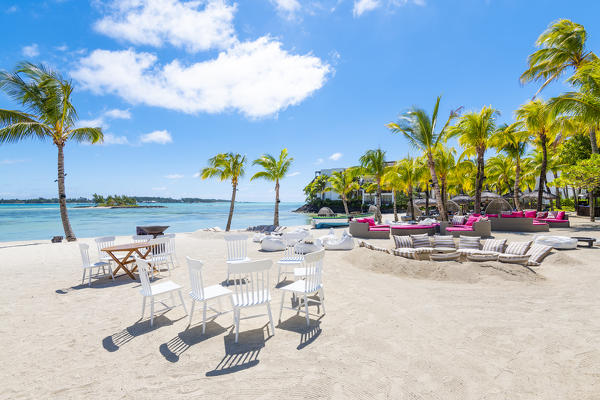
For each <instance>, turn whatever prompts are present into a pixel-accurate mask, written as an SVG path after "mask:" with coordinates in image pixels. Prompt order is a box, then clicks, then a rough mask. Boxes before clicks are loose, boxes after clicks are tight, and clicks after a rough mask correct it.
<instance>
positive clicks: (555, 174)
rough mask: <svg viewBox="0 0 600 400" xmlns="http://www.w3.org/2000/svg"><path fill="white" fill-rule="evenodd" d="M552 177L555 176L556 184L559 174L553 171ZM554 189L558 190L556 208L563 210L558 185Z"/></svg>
mask: <svg viewBox="0 0 600 400" xmlns="http://www.w3.org/2000/svg"><path fill="white" fill-rule="evenodd" d="M552 175H553V176H554V181H555V182H556V179H558V175H557V173H556V172H554V171H552ZM554 189H555V190H556V208H558V209H559V210H560V209H561V208H562V204H561V199H560V188H559V187H558V185H556V183H555V184H554Z"/></svg>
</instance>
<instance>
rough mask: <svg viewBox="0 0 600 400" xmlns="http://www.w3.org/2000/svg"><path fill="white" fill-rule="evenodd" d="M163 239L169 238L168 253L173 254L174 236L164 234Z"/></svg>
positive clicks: (172, 234)
mask: <svg viewBox="0 0 600 400" xmlns="http://www.w3.org/2000/svg"><path fill="white" fill-rule="evenodd" d="M165 237H168V238H169V252H170V253H171V254H175V234H174V233H165Z"/></svg>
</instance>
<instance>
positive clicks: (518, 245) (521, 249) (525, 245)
mask: <svg viewBox="0 0 600 400" xmlns="http://www.w3.org/2000/svg"><path fill="white" fill-rule="evenodd" d="M531 243H532V242H531V241H529V242H510V243H509V244H508V246H506V250H504V252H505V253H506V254H514V255H519V256H522V255H525V254H526V253H527V250H529V246H531Z"/></svg>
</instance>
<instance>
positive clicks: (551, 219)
mask: <svg viewBox="0 0 600 400" xmlns="http://www.w3.org/2000/svg"><path fill="white" fill-rule="evenodd" d="M535 221H536V222H565V223H566V222H569V221H567V220H566V219H557V218H541V219H536V220H535Z"/></svg>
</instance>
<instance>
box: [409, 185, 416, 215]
mask: <svg viewBox="0 0 600 400" xmlns="http://www.w3.org/2000/svg"><path fill="white" fill-rule="evenodd" d="M408 201H409V202H410V214H411V215H410V220H411V221H414V220H415V203H414V201H413V190H412V187H410V188H408Z"/></svg>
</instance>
